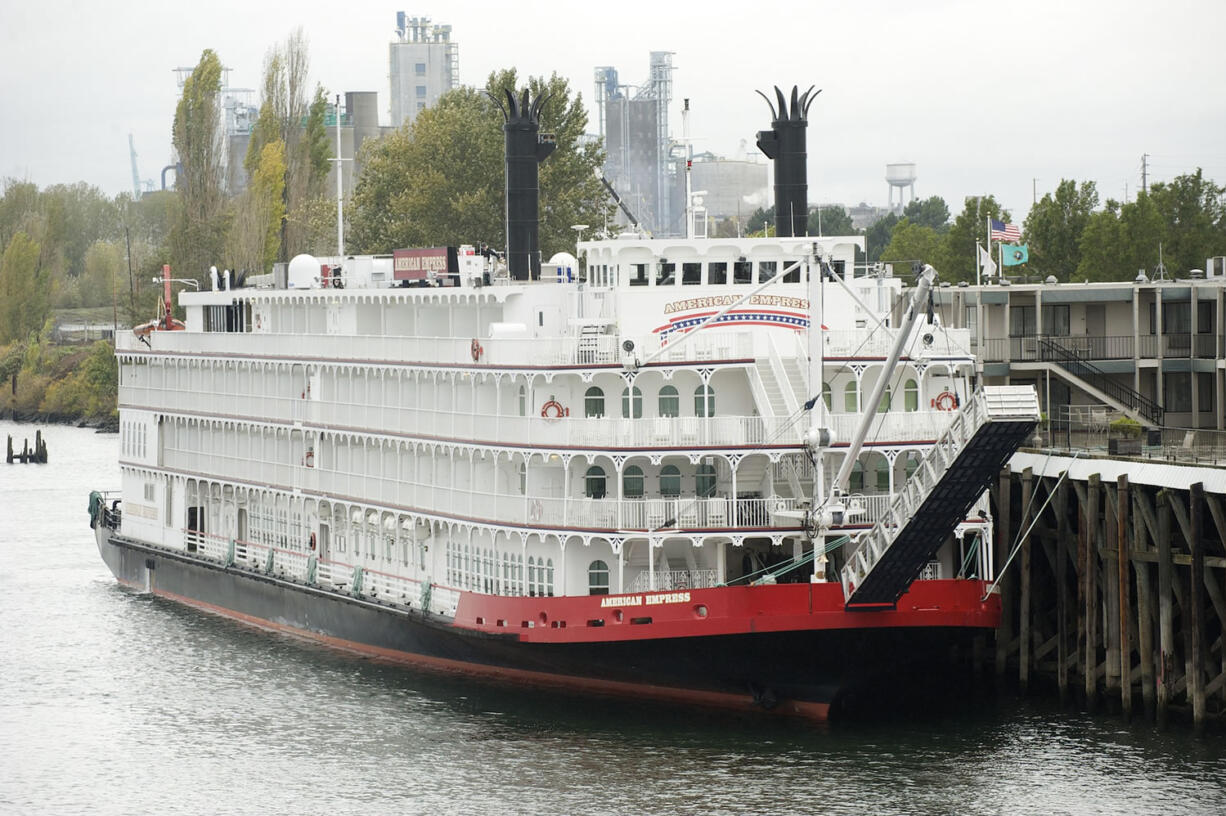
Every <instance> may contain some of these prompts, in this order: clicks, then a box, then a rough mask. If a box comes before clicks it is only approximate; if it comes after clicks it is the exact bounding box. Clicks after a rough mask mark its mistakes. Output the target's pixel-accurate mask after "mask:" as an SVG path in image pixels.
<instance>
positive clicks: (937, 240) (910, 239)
mask: <svg viewBox="0 0 1226 816" xmlns="http://www.w3.org/2000/svg"><path fill="white" fill-rule="evenodd" d="M943 252H944V248H943V246H942V242H941V236H940V235H938V234H937V231H936V230H934V229H933V228H932V227H926V226H923V225H922V224H913V223H912V222H911V219H909V218H904V219H902V220H901V221H899V222H898V225H897V226H895V227H894V231H893V232H892V233H891V234H890V244H889V246H887V247H886V248H885V250H884V251H883V252H882V253H881V258H880V260H881V261H883V262H885V263H900V262H907V261H912V262H920V263H926V264H931V265H932V266H933V267H935V268H936V269H937V270H938V271H940V269H941V267H942V266H943V265H944V263H943V260H944V259H943V257H942V254H943Z"/></svg>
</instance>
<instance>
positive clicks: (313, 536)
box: [311, 533, 315, 552]
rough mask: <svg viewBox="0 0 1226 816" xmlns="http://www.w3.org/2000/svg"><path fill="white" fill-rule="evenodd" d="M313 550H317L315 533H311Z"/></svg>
mask: <svg viewBox="0 0 1226 816" xmlns="http://www.w3.org/2000/svg"><path fill="white" fill-rule="evenodd" d="M311 552H315V534H314V533H311Z"/></svg>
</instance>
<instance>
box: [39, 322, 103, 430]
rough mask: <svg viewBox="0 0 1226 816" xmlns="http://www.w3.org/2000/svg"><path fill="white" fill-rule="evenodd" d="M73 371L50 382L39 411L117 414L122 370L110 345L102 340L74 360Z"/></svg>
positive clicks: (95, 415) (93, 415)
mask: <svg viewBox="0 0 1226 816" xmlns="http://www.w3.org/2000/svg"><path fill="white" fill-rule="evenodd" d="M73 362H74V363H75V365H73V366H71V368H70V370H71V373H69V374H67V376H64V377H62V378H60V379H57V380H54V381H53V382H51V383H49V384H48V385H47V390H46V394H45V396H44V397H43V399H42V401H41V403H40V404H39V406H38V409H39V411H40V412H42V413H45V414H56V415H60V416H72V417H86V418H93V419H105V418H113V417H115V416H116V415H117V414H118V400H119V369H118V366H117V365H116V362H115V352H114V350H113V349H112V348H111V344H110V343H108V342H106V341H104V340H100V341H98V342H97V343H94V344H93V346H91V347H90V349H89V351H88V352H87V353H86V354H85V355H84V356H83V358H80V359H77V360H74V361H73Z"/></svg>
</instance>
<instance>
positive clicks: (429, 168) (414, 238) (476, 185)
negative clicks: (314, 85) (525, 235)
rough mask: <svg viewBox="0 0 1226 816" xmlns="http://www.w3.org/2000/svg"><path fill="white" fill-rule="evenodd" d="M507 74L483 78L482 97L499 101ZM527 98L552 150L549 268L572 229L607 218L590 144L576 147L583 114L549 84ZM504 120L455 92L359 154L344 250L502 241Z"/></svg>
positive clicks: (512, 80) (545, 229) (565, 90)
mask: <svg viewBox="0 0 1226 816" xmlns="http://www.w3.org/2000/svg"><path fill="white" fill-rule="evenodd" d="M517 85H518V80H517V76H516V73H515V71H514V70H513V69H512V70H507V71H501V72H497V73H493V74H491V75H490V77H489V80H488V82H487V85H486V91H488V92H489V93H490V94H492V95H493V96H494V98H496V99H505V93H504V91H505V90H512V91H514V90H515V89H516V86H517ZM528 86H529V88H530V93H531V98H532V99H536V98H538V97H544V98H545V99H546V102H545V104H544V106H543V107H542V110H541V129H542V131H543V132H552V133H553V134H554V136H555V138H556V139H557V145H558V146H557V150H556V151H555V152H554V153H553V155H552V156H550V157H549V158H548V159H547V160H546V161H545V162H544V163H542V164H541V167H540V189H541V195H540V215H541V232H540V245H541V249H542V255H543V256H544V257H546V258H548V257H549V256H550V255H552V254H553V253H555V252H559V251H563V250H565V251H571V252H573V251H574V242H575V234H574V231H573V230H571V226H572V225H573V224H588V225H590V226H596V225H600V224H603V223H604V222H605V219H606V218H608V217H609V216H611V214H612V204H611V203H610V202H609V201H608V198H607V195H606V193H605V191H604V188H603V186H602V185H601V184H600V180H599V178H598V177H597V176H596V172H595V171H596V170H597V169H598V168H599V167H600V166H601V165H602V163H603V161H604V155H603V151H602V150H601V148H600V146H599V145H598V144H595V143H593V142H591V141H588V140H586V139H584V138H583V134H584V131H585V130H586V128H587V114H586V113H585V112H584V109H583V101H582V97H581V96H580V95H579V94H574V95H573V96H572V94H571V91H570V87H569V84H568V83H567V81H566V80H565V79H563V78H561V77H559V76H557V75H556V74H555V75H553V76H552V77H550V78H549V79H548V80H545V79H543V78H538V77H532V78H530V79H529V80H528ZM502 124H503V116H502V113H501V112H500V110H499V108H498V106H497V105H495V104H494V102H493V101H492V100H491V99H490V97H489V96H487V95H486V93H485V92H482V91H478V90H476V89H474V88H466V87H465V88H457V89H455V90H453V91H450V92H448V93H447V94H444V95H443V96H442V97H441V98H440V99H439V101H438V102H437V103H435V104H434V105H433V106H431V107H430V108H427V109H426V110H424V111H422V112H421V113H420V114H418V116H417V118H416V119H415V120H414V121H413V122H412V123H411V124H406V125H405V126H404V127H402V128H401V129H400V130H398V131H396V132H395V133H393V134H391V135H389V136H387V137H384V138H383V139H380V140H379V141H378V142H367V143H366V144H365V145H363V146H362V156H361V164H362V165H363V170H362V175H361V176H360V177H359V178H358V181H357V186H356V187H355V189H354V194H353V206H352V207H351V208H350V212H351V213H352V215H351V224H352V229H351V230H350V233H349V236H350V237H349V240H350V242H351V243H352V244H353V245H354V247H355V248H356V249H357V251H361V252H389V251H391V250H392V249H394V248H397V247H407V246H444V245H456V244H460V243H470V244H471V243H475V242H479V241H485V242H487V243H489V244H490V245H492V246H496V247H497V246H503V245H504V244H505V241H506V238H505V236H506V227H505V225H504V223H503V217H504V212H503V211H504V190H503V178H504V172H505V152H504V145H505V140H504V136H503V131H502Z"/></svg>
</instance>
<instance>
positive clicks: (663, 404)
mask: <svg viewBox="0 0 1226 816" xmlns="http://www.w3.org/2000/svg"><path fill="white" fill-rule="evenodd" d="M680 414H681V398H680V397H679V396H678V395H677V389H676V388H674V387H673V386H671V385H666V386H664V387H662V388H661V389H660V416H662V417H675V416H679V415H680Z"/></svg>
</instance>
